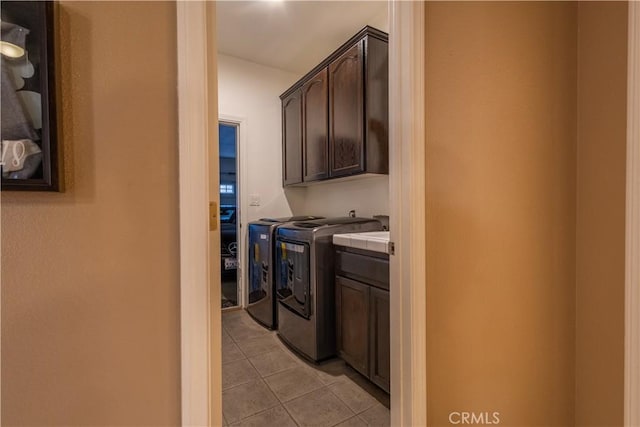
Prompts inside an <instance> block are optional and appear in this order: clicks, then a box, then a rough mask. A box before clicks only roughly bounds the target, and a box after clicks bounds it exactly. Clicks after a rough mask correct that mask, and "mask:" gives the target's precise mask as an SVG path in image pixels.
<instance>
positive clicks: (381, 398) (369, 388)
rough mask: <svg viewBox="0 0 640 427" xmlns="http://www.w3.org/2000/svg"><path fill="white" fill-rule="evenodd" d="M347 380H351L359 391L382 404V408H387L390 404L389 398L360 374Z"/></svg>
mask: <svg viewBox="0 0 640 427" xmlns="http://www.w3.org/2000/svg"><path fill="white" fill-rule="evenodd" d="M349 378H350V379H351V381H353V382H354V383H356V384H357V385H358V386H360V388H361V389H363V390H364V391H366V392H367V393H369V394H370V395H371V396H373V397H374V398H375V399H376V400H377V401H378V402H380V403H382V405H383V406H386V407H387V408H389V407H390V406H389V405H390V404H391V399H390V397H389V394H388V393H387V392H386V391H384V390H382V389H381V388H380V387H378V386H377V385H375V384H374V383H372V382H371V381H369V379H368V378H366V377H364V376H362V375H360V374H357V375H354V376H352V377H349Z"/></svg>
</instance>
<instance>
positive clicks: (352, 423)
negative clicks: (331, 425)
mask: <svg viewBox="0 0 640 427" xmlns="http://www.w3.org/2000/svg"><path fill="white" fill-rule="evenodd" d="M336 427H367V424H366V423H365V422H364V421H362V420H361V419H360V418H359V417H358V416H357V415H356V416H355V417H352V418H349V419H348V420H347V421H344V422H341V423H340V424H338V425H336Z"/></svg>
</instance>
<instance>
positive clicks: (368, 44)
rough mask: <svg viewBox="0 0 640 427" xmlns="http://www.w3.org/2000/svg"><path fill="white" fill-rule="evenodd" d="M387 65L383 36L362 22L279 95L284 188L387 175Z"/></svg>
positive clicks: (382, 33) (386, 51)
mask: <svg viewBox="0 0 640 427" xmlns="http://www.w3.org/2000/svg"><path fill="white" fill-rule="evenodd" d="M388 68H389V62H388V35H387V34H386V33H384V32H382V31H380V30H377V29H375V28H371V27H368V26H367V27H365V28H363V29H362V30H361V31H360V32H359V33H358V34H356V35H355V36H353V37H352V38H351V39H350V40H348V41H347V42H346V43H345V44H343V45H342V46H341V47H340V48H338V49H337V50H336V51H335V52H334V53H332V54H331V55H330V56H329V57H328V58H326V59H325V60H324V61H322V62H321V63H320V64H318V66H316V67H315V68H314V69H313V70H311V71H310V72H309V73H307V74H306V75H305V76H304V77H303V78H302V79H300V80H299V81H298V82H297V83H296V84H294V85H293V86H292V87H290V88H289V89H288V90H287V91H285V92H284V93H283V94H282V95H281V96H280V99H281V100H282V115H283V119H282V123H283V145H284V147H283V152H284V153H285V158H284V161H283V184H284V185H285V186H287V185H296V184H297V185H300V184H303V185H304V184H305V183H311V182H317V181H322V180H326V179H331V178H340V177H346V176H352V175H358V174H388V173H389V118H388V116H389V95H388V90H389V71H388ZM292 97H293V98H296V97H297V100H298V102H299V105H300V107H301V113H300V115H299V116H298V120H299V127H296V126H294V124H293V121H294V120H295V118H296V116H295V114H294V113H293V109H294V107H293V106H292V102H294V101H293V100H292ZM296 111H297V110H296ZM294 140H296V141H299V144H300V146H301V147H302V148H301V150H300V152H299V153H298V156H299V162H300V165H301V166H300V169H297V164H296V163H295V159H294V155H295V150H294V148H293V141H294ZM289 156H290V157H289Z"/></svg>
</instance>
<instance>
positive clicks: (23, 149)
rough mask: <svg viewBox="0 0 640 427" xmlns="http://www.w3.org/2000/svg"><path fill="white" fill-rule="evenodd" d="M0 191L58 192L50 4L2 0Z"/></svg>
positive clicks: (58, 175)
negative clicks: (0, 185) (0, 182)
mask: <svg viewBox="0 0 640 427" xmlns="http://www.w3.org/2000/svg"><path fill="white" fill-rule="evenodd" d="M0 12H1V17H0V19H1V24H0V25H1V27H2V28H1V36H0V61H1V64H0V72H1V74H2V77H1V86H0V102H1V104H2V110H1V114H0V124H1V130H0V141H1V147H0V148H1V151H0V154H1V156H2V157H1V158H0V168H1V171H2V190H3V191H5V190H28V191H60V189H61V180H60V174H61V170H60V169H61V168H60V162H59V158H58V156H59V145H58V135H57V127H56V96H55V88H56V85H55V73H54V64H55V57H54V47H55V46H54V34H55V33H54V25H53V24H54V22H53V19H54V3H53V2H52V1H2V2H0Z"/></svg>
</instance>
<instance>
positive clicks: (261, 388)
mask: <svg viewBox="0 0 640 427" xmlns="http://www.w3.org/2000/svg"><path fill="white" fill-rule="evenodd" d="M279 403H280V402H278V399H276V397H275V396H274V395H273V393H272V392H271V390H269V387H267V385H266V384H265V383H264V381H262V380H257V381H251V382H249V383H245V384H242V385H239V386H237V387H233V388H230V389H228V390H224V391H223V392H222V412H223V413H224V417H225V418H226V420H227V422H228V423H231V424H233V423H235V422H237V421H240V420H241V419H244V418H247V417H250V416H252V415H255V414H257V413H259V412H262V411H264V410H265V409H269V408H273V407H274V406H278V405H279Z"/></svg>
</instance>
